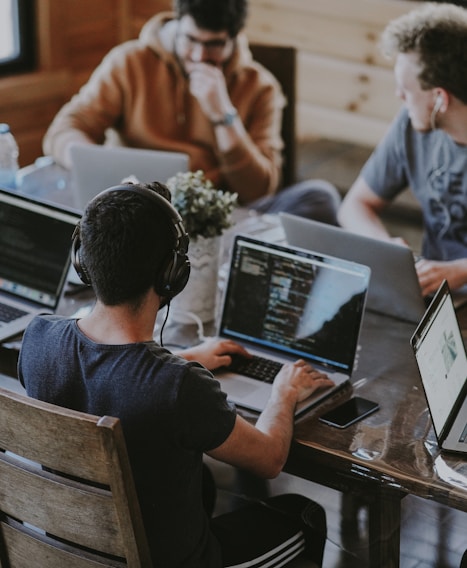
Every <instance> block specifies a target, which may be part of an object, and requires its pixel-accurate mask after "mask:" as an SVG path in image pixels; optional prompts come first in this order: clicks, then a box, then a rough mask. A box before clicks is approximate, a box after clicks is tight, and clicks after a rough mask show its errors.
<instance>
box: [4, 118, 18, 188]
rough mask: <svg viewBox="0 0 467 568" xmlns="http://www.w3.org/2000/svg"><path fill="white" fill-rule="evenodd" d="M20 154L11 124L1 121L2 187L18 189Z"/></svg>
mask: <svg viewBox="0 0 467 568" xmlns="http://www.w3.org/2000/svg"><path fill="white" fill-rule="evenodd" d="M18 155H19V150H18V144H17V143H16V140H15V137H14V136H13V134H12V133H11V131H10V126H9V125H8V124H5V123H0V187H6V188H8V189H16V173H17V171H18Z"/></svg>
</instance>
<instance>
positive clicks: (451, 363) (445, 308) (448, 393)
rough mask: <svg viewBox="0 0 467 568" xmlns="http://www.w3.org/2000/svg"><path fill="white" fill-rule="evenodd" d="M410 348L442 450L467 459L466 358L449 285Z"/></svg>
mask: <svg viewBox="0 0 467 568" xmlns="http://www.w3.org/2000/svg"><path fill="white" fill-rule="evenodd" d="M411 345H412V348H413V351H414V354H415V358H416V360H417V365H418V368H419V371H420V377H421V380H422V384H423V389H424V391H425V395H426V399H427V403H428V408H429V410H430V414H431V419H432V421H433V428H434V431H435V434H436V438H437V440H438V445H439V447H440V448H441V449H443V450H449V451H453V452H462V453H464V454H466V455H467V355H466V350H465V346H464V341H463V339H462V334H461V330H460V327H459V322H458V320H457V317H456V312H455V308H454V303H453V300H452V297H451V294H450V292H449V287H448V284H447V282H446V281H444V282H443V284H442V285H441V286H440V288H439V290H438V292H437V293H436V295H435V297H434V299H433V300H432V302H431V304H430V306H429V307H428V309H427V311H426V313H425V315H424V316H423V318H422V320H421V322H420V324H419V325H418V327H417V329H416V330H415V333H414V334H413V336H412V338H411Z"/></svg>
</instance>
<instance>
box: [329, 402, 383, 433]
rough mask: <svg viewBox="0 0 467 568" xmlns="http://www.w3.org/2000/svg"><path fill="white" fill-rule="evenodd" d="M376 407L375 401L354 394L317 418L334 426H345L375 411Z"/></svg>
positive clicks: (377, 406) (377, 405)
mask: <svg viewBox="0 0 467 568" xmlns="http://www.w3.org/2000/svg"><path fill="white" fill-rule="evenodd" d="M378 409H379V404H378V403H377V402H373V401H372V400H368V399H367V398H362V397H361V396H354V397H352V398H349V400H346V401H345V402H343V403H342V404H340V405H339V406H337V407H336V408H333V409H332V410H329V411H328V412H325V413H324V414H323V415H322V416H320V417H319V420H320V421H321V422H324V423H325V424H329V425H330V426H334V427H335V428H347V426H350V425H351V424H354V423H355V422H357V420H361V419H362V418H365V416H368V415H369V414H372V413H373V412H376V410H378Z"/></svg>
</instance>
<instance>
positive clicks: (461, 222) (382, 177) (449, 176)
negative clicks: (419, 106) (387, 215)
mask: <svg viewBox="0 0 467 568" xmlns="http://www.w3.org/2000/svg"><path fill="white" fill-rule="evenodd" d="M361 176H362V177H363V179H364V180H365V181H366V183H367V184H368V185H369V186H370V188H371V189H372V190H373V191H374V192H375V193H376V194H377V195H378V196H379V197H382V198H383V199H387V200H392V199H393V198H395V197H396V195H398V194H399V193H400V192H401V191H403V190H404V189H405V188H407V187H410V188H411V190H412V191H413V193H414V194H415V197H416V198H417V200H418V202H419V203H420V205H421V208H422V213H423V220H424V235H423V246H422V254H423V256H424V257H425V258H428V259H431V260H456V259H459V258H466V257H467V146H461V145H459V144H456V143H455V142H454V141H453V139H452V138H451V137H450V136H448V135H447V134H446V133H444V132H443V131H442V130H433V131H430V132H417V131H416V130H414V128H413V127H412V124H411V122H410V118H409V116H408V113H407V110H406V109H403V110H402V111H401V112H400V113H399V115H398V116H397V118H396V119H395V121H394V122H393V123H392V125H391V128H390V129H389V131H388V133H387V135H386V136H385V137H384V138H383V140H382V141H381V142H380V144H379V145H378V146H377V148H376V149H375V151H374V153H373V154H372V155H371V156H370V158H369V160H368V161H367V163H366V164H365V166H364V167H363V169H362V172H361Z"/></svg>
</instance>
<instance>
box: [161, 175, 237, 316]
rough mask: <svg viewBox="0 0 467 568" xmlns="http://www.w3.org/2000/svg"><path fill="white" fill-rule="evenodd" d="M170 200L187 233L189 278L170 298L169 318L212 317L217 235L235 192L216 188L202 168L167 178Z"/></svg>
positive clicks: (228, 218) (227, 219)
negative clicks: (170, 312) (178, 291)
mask: <svg viewBox="0 0 467 568" xmlns="http://www.w3.org/2000/svg"><path fill="white" fill-rule="evenodd" d="M167 187H168V188H169V190H170V193H171V194H172V204H173V206H174V207H175V209H177V211H178V212H179V213H180V216H181V217H182V219H183V224H184V226H185V230H186V231H187V233H188V235H189V237H190V246H189V249H188V257H189V259H190V262H191V274H190V280H189V281H188V284H187V286H186V288H185V289H184V290H183V291H182V292H181V293H180V295H179V296H177V297H176V298H174V300H173V301H172V306H173V318H174V319H175V320H176V321H179V322H182V323H190V322H193V320H195V321H196V320H197V319H199V320H201V321H202V322H207V321H211V320H213V319H214V317H215V309H216V299H217V277H218V271H219V254H220V244H221V241H220V239H221V235H222V233H223V232H224V230H225V229H228V228H229V227H230V226H231V225H232V218H231V215H232V212H233V210H234V208H235V206H236V205H237V194H236V193H229V192H224V191H222V190H220V189H216V188H215V187H214V185H213V184H212V182H211V181H210V180H208V179H206V177H205V174H204V172H203V171H202V170H198V171H196V172H183V173H178V174H177V175H175V176H173V177H171V178H169V179H168V180H167Z"/></svg>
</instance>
